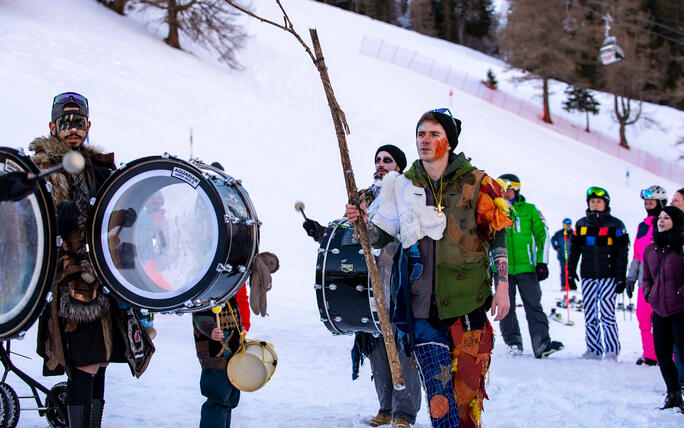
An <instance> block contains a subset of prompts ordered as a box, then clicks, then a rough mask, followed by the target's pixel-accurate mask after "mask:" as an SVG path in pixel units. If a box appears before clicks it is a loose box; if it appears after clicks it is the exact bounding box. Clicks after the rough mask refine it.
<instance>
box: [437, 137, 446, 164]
mask: <svg viewBox="0 0 684 428" xmlns="http://www.w3.org/2000/svg"><path fill="white" fill-rule="evenodd" d="M448 145H449V142H448V141H447V139H446V138H442V139H441V140H437V141H436V142H435V159H439V158H441V157H442V156H443V155H444V153H446V152H447V147H448Z"/></svg>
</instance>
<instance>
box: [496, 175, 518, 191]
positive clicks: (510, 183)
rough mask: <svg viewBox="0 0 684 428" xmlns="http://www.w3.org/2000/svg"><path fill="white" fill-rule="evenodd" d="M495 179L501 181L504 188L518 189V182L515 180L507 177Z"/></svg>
mask: <svg viewBox="0 0 684 428" xmlns="http://www.w3.org/2000/svg"><path fill="white" fill-rule="evenodd" d="M497 181H499V182H501V183H503V187H504V188H505V190H508V189H514V190H520V183H519V182H517V181H511V180H509V179H507V178H499V179H497Z"/></svg>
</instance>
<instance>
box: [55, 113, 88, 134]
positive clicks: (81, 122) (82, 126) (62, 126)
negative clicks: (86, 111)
mask: <svg viewBox="0 0 684 428" xmlns="http://www.w3.org/2000/svg"><path fill="white" fill-rule="evenodd" d="M58 126H59V130H60V131H62V132H65V131H68V130H69V129H76V130H79V131H85V130H86V129H87V128H88V119H87V118H85V117H84V116H81V115H77V114H68V115H66V116H62V117H61V118H59V125H58Z"/></svg>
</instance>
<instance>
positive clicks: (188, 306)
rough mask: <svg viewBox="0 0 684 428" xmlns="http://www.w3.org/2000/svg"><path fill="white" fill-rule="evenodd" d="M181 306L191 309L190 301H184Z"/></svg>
mask: <svg viewBox="0 0 684 428" xmlns="http://www.w3.org/2000/svg"><path fill="white" fill-rule="evenodd" d="M183 306H185V307H186V308H188V309H190V308H192V301H190V300H188V301H186V302H185V303H183Z"/></svg>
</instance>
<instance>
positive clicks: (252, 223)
mask: <svg viewBox="0 0 684 428" xmlns="http://www.w3.org/2000/svg"><path fill="white" fill-rule="evenodd" d="M256 223H257V222H256V220H252V219H251V218H250V219H247V220H245V226H254V225H255V224H256Z"/></svg>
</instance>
